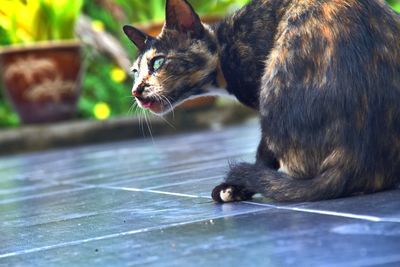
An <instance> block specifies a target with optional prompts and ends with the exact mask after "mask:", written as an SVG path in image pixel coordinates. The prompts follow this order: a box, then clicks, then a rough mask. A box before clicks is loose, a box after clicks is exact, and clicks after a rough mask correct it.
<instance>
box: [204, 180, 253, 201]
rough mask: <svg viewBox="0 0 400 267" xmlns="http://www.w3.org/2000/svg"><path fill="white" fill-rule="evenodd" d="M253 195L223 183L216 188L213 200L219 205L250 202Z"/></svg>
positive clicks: (212, 194)
mask: <svg viewBox="0 0 400 267" xmlns="http://www.w3.org/2000/svg"><path fill="white" fill-rule="evenodd" d="M253 195H254V194H253V193H251V192H249V191H247V190H245V189H244V188H241V187H237V186H233V185H229V184H227V183H222V184H220V185H218V186H216V187H215V188H214V189H213V191H212V193H211V197H212V199H213V200H214V201H216V202H218V203H227V202H234V201H242V200H248V199H251V197H252V196H253Z"/></svg>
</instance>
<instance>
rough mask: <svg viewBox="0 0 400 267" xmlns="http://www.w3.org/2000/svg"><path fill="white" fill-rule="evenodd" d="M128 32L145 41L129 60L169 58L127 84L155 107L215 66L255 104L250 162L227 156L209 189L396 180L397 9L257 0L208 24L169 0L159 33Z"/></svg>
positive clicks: (286, 196) (343, 192) (349, 0)
mask: <svg viewBox="0 0 400 267" xmlns="http://www.w3.org/2000/svg"><path fill="white" fill-rule="evenodd" d="M125 32H126V33H127V35H128V36H129V37H130V38H131V40H132V41H133V42H134V43H135V44H136V45H137V46H138V47H139V49H140V51H141V53H140V55H139V59H138V60H137V61H136V63H135V64H136V65H135V66H136V67H135V71H137V72H141V71H142V70H141V66H142V67H143V68H144V69H146V67H144V66H146V65H149V64H151V60H152V59H151V57H152V56H151V55H153V57H154V55H158V54H160V55H159V56H161V57H164V58H165V60H164V59H163V61H162V62H163V66H162V68H160V69H159V70H157V71H153V72H152V71H151V70H150V71H147V70H146V71H145V73H143V74H141V75H139V77H140V78H139V79H140V80H139V81H137V82H136V83H135V85H134V89H133V90H134V93H135V96H136V97H137V99H138V101H139V102H140V101H141V102H143V103H148V102H147V101H150V103H151V104H154V102H157V104H154V106H155V107H154V108H150V109H152V110H153V111H154V112H156V113H163V112H165V111H168V110H169V109H170V107H168V106H174V105H175V104H177V103H179V102H180V101H182V100H184V99H186V98H188V97H192V96H195V95H202V94H207V93H212V92H213V91H214V89H213V88H215V87H218V86H221V85H223V84H224V83H223V82H220V80H221V79H219V78H218V77H220V76H223V77H225V80H226V90H227V91H228V92H229V93H230V94H233V95H235V96H236V97H237V98H238V99H239V101H241V102H242V103H244V104H245V105H247V106H250V107H252V108H254V109H256V110H258V111H259V113H260V117H261V126H262V139H261V141H260V145H259V148H258V152H257V158H256V162H255V163H254V164H248V163H242V164H238V165H235V166H232V167H231V171H230V172H229V174H228V176H227V178H226V182H225V183H223V184H221V185H219V186H217V187H216V188H215V189H214V191H213V193H212V197H213V199H214V200H216V201H220V202H227V201H234V200H243V199H248V198H251V196H252V195H253V194H254V193H261V194H263V195H264V196H266V197H270V198H273V199H275V200H278V201H315V200H321V199H330V198H337V197H343V196H349V195H353V194H356V193H372V192H377V191H382V190H386V189H391V188H395V187H396V186H398V185H399V183H400V16H399V15H398V14H397V13H395V12H394V11H393V10H392V9H391V8H390V7H389V6H387V5H386V4H385V3H384V1H382V0H254V1H252V2H251V3H250V4H249V5H247V6H245V7H244V8H242V9H241V10H239V11H238V12H236V13H235V14H234V15H232V16H230V17H228V18H226V19H225V20H223V21H222V22H221V23H219V24H217V25H215V26H213V27H208V26H206V25H204V24H202V23H201V22H200V20H199V18H198V16H197V15H196V14H195V13H194V11H193V9H192V8H191V7H190V5H189V4H188V3H187V2H186V1H185V0H168V1H167V22H166V25H165V27H164V31H163V33H162V34H161V35H160V36H159V37H156V38H153V37H149V36H146V35H145V34H143V33H141V32H139V31H138V30H136V29H134V28H132V27H129V26H126V27H125ZM144 57H148V58H147V59H146V61H145V63H143V58H144ZM150 79H153V80H156V81H157V83H158V85H157V86H155V85H154V83H155V82H153V85H152V82H149V80H150ZM155 88H157V90H158V91H157V90H156V89H155ZM138 91H140V94H139V93H138ZM160 98H161V99H164V98H166V99H168V102H169V103H168V105H167V104H163V101H162V100H159V101H157V99H160ZM165 102H166V101H165ZM148 105H150V104H148ZM150 106H151V105H150Z"/></svg>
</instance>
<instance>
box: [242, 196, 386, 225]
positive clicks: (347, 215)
mask: <svg viewBox="0 0 400 267" xmlns="http://www.w3.org/2000/svg"><path fill="white" fill-rule="evenodd" d="M243 202H244V203H246V204H250V205H256V206H263V207H270V208H276V209H281V210H290V211H298V212H305V213H314V214H321V215H329V216H336V217H344V218H351V219H359V220H366V221H370V222H387V221H389V220H386V219H382V218H379V217H376V216H369V215H358V214H352V213H346V212H336V211H326V210H315V209H306V208H299V207H289V206H277V205H271V204H264V203H257V202H251V201H243ZM392 222H393V221H392Z"/></svg>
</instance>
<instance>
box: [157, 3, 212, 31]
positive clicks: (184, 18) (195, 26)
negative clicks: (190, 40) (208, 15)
mask: <svg viewBox="0 0 400 267" xmlns="http://www.w3.org/2000/svg"><path fill="white" fill-rule="evenodd" d="M164 27H166V28H167V29H175V30H177V31H179V32H181V33H191V34H192V36H193V37H195V36H197V37H200V36H201V35H202V34H203V32H204V27H203V25H202V24H201V20H200V18H199V16H198V15H197V14H196V12H194V10H193V8H192V6H191V5H190V4H189V3H188V2H187V1H186V0H167V5H166V15H165V26H164Z"/></svg>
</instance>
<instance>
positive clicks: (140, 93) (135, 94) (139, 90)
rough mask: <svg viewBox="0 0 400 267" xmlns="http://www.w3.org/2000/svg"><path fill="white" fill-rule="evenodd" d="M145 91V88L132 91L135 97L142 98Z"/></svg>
mask: <svg viewBox="0 0 400 267" xmlns="http://www.w3.org/2000/svg"><path fill="white" fill-rule="evenodd" d="M143 91H144V90H143V88H137V89H134V90H132V95H133V96H134V97H140V96H142V95H143Z"/></svg>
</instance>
